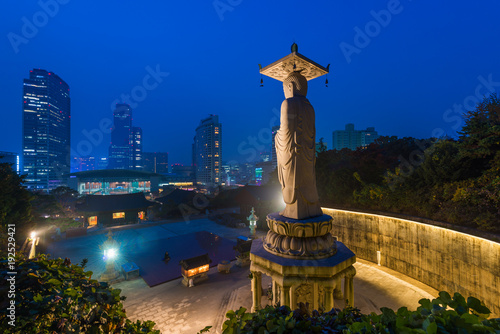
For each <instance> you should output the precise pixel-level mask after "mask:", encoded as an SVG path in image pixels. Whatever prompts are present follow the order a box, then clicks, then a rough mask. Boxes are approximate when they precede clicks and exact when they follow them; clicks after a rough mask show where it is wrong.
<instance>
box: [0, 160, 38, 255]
mask: <svg viewBox="0 0 500 334" xmlns="http://www.w3.org/2000/svg"><path fill="white" fill-rule="evenodd" d="M23 179H24V177H22V176H19V175H17V173H16V172H14V170H13V169H12V166H11V165H10V164H8V163H0V189H1V191H0V227H1V234H2V236H5V234H4V233H5V232H6V230H7V227H8V226H9V225H11V224H12V225H15V227H16V233H17V234H20V233H24V232H25V230H26V229H28V228H30V227H31V226H30V225H31V224H32V216H31V203H30V202H31V200H32V199H33V196H32V195H31V193H30V192H29V191H28V190H26V189H25V188H24V187H23V185H22V183H23ZM2 241H3V240H2ZM6 245H7V243H4V242H2V245H1V246H0V247H2V248H3V247H6Z"/></svg>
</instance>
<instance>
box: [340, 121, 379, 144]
mask: <svg viewBox="0 0 500 334" xmlns="http://www.w3.org/2000/svg"><path fill="white" fill-rule="evenodd" d="M378 137H379V135H378V133H377V131H375V128H374V127H369V128H366V130H354V124H352V123H349V124H346V126H345V130H336V131H333V149H334V150H341V149H343V148H348V149H351V150H356V149H357V148H358V147H366V146H368V145H370V144H371V143H373V142H374V141H375V140H376V139H377V138H378Z"/></svg>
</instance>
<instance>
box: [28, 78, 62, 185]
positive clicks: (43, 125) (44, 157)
mask: <svg viewBox="0 0 500 334" xmlns="http://www.w3.org/2000/svg"><path fill="white" fill-rule="evenodd" d="M69 93H70V91H69V86H68V84H67V83H66V82H65V81H64V80H62V79H61V78H60V77H59V76H57V75H56V74H55V73H53V72H48V71H46V70H41V69H33V70H32V71H30V77H29V79H24V86H23V161H22V165H23V168H22V173H23V174H26V179H25V186H26V187H27V188H28V189H30V190H34V191H44V192H47V191H50V190H52V189H55V188H57V187H58V186H61V185H64V179H65V174H68V173H69V172H70V134H71V132H70V121H71V107H70V105H71V103H70V97H69V95H70V94H69Z"/></svg>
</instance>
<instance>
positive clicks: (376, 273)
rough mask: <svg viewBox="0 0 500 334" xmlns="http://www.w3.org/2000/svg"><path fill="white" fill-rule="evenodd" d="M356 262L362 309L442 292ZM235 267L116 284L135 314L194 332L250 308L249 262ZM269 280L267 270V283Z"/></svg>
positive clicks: (410, 303)
mask: <svg viewBox="0 0 500 334" xmlns="http://www.w3.org/2000/svg"><path fill="white" fill-rule="evenodd" d="M355 267H356V270H357V274H356V276H355V279H354V303H355V305H356V307H358V308H360V309H361V311H362V312H363V313H370V312H376V313H380V308H381V307H390V308H392V309H398V308H399V307H402V306H407V307H408V308H409V309H416V308H417V307H418V305H419V304H418V301H419V300H420V299H422V298H429V299H432V298H435V297H436V296H437V291H436V290H434V289H432V288H430V287H428V286H427V285H425V284H422V283H420V282H418V281H415V280H413V279H411V278H409V277H407V276H404V275H401V274H399V273H397V272H395V271H393V270H390V269H387V268H383V267H378V266H377V265H376V264H373V263H370V262H367V261H363V260H358V262H357V263H356V264H355ZM233 270H234V271H232V272H231V273H230V274H221V273H218V272H217V269H216V268H212V269H210V272H209V280H208V281H205V282H203V283H200V284H199V285H197V286H195V287H193V288H186V287H184V286H183V285H182V284H181V280H180V279H177V280H174V281H171V282H168V283H165V284H161V285H159V286H156V287H153V288H150V287H148V286H147V285H146V283H144V281H143V280H140V279H137V280H135V281H131V282H122V283H118V284H116V285H114V287H116V288H120V289H122V291H123V292H122V294H123V295H125V296H127V299H126V300H125V302H124V304H125V309H126V311H127V315H128V316H129V317H130V318H131V319H132V320H136V319H141V320H153V321H155V322H156V323H157V326H158V329H160V330H161V332H162V333H163V334H167V333H172V334H173V333H176V334H188V333H189V334H192V333H196V332H197V331H199V330H200V329H202V328H204V327H205V326H214V327H217V329H219V328H220V326H221V325H222V323H223V321H224V315H225V313H226V312H227V311H228V310H230V309H238V308H239V307H240V306H243V307H245V308H247V309H250V307H251V301H252V296H251V291H250V280H249V279H248V274H249V268H248V267H246V268H244V269H240V268H237V267H233ZM269 283H270V279H269V278H268V277H266V276H263V287H264V288H267V285H268V284H269ZM335 306H336V307H342V306H343V301H341V300H335ZM211 333H215V331H214V330H212V331H211Z"/></svg>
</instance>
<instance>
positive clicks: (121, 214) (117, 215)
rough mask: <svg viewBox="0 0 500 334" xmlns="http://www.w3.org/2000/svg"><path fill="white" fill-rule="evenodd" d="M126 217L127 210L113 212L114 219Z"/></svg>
mask: <svg viewBox="0 0 500 334" xmlns="http://www.w3.org/2000/svg"><path fill="white" fill-rule="evenodd" d="M121 218H125V212H113V219H121Z"/></svg>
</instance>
